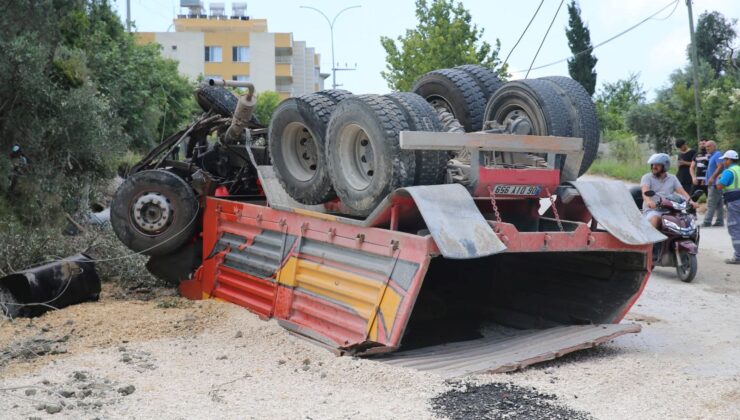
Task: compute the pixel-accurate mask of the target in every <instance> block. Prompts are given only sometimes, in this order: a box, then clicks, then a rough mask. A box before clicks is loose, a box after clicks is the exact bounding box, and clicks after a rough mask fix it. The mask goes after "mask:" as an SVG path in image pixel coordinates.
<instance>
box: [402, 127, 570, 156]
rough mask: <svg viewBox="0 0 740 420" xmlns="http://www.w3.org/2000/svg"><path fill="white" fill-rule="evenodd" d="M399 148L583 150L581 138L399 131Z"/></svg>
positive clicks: (512, 150) (555, 151) (554, 151)
mask: <svg viewBox="0 0 740 420" xmlns="http://www.w3.org/2000/svg"><path fill="white" fill-rule="evenodd" d="M400 143H401V148H402V149H408V150H460V149H464V148H473V149H478V150H495V151H498V152H522V153H564V154H567V153H574V152H582V151H583V139H581V138H577V137H557V136H532V135H515V134H493V133H484V132H478V133H441V132H427V131H401V133H400Z"/></svg>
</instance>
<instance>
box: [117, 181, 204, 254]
mask: <svg viewBox="0 0 740 420" xmlns="http://www.w3.org/2000/svg"><path fill="white" fill-rule="evenodd" d="M198 207H199V205H198V199H197V198H196V196H195V193H194V192H193V189H192V188H191V187H190V185H188V183H187V182H185V181H184V180H183V179H182V178H180V177H178V176H177V175H175V174H173V173H171V172H168V171H166V170H162V169H155V170H147V171H141V172H138V173H135V174H133V175H132V176H130V177H128V178H126V180H125V181H124V182H123V184H121V186H120V187H119V188H118V191H116V195H115V196H114V197H113V202H112V203H111V225H112V226H113V231H114V232H115V233H116V236H118V239H120V240H121V242H123V244H124V245H126V246H127V247H128V248H129V249H131V250H132V251H135V252H140V253H142V254H144V255H167V254H169V253H171V252H173V251H175V250H176V249H178V248H179V247H180V246H181V245H183V244H184V243H185V242H187V241H188V240H190V238H192V236H193V235H194V234H195V233H196V231H197V230H198V228H199V226H200V223H199V222H198V221H197V220H195V219H196V218H197V217H198Z"/></svg>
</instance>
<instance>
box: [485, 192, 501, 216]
mask: <svg viewBox="0 0 740 420" xmlns="http://www.w3.org/2000/svg"><path fill="white" fill-rule="evenodd" d="M488 194H489V195H490V196H491V207H493V214H495V215H496V223H499V224H500V223H501V213H499V212H498V206H497V205H496V193H494V192H493V188H492V187H491V186H490V185H489V186H488Z"/></svg>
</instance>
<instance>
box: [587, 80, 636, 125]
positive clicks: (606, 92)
mask: <svg viewBox="0 0 740 420" xmlns="http://www.w3.org/2000/svg"><path fill="white" fill-rule="evenodd" d="M644 102H645V91H644V90H643V87H642V84H641V83H640V81H639V74H636V73H632V74H630V75H629V77H627V78H626V79H620V80H617V81H616V82H615V83H604V84H603V85H602V86H601V90H600V91H599V94H598V95H597V96H596V113H597V115H598V117H599V123H600V125H601V129H602V130H604V131H606V130H613V131H623V130H625V129H626V126H625V122H624V120H625V117H626V115H627V112H628V111H629V110H630V108H632V107H633V106H635V105H638V104H641V103H644Z"/></svg>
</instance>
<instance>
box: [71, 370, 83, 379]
mask: <svg viewBox="0 0 740 420" xmlns="http://www.w3.org/2000/svg"><path fill="white" fill-rule="evenodd" d="M72 377H74V378H75V380H76V381H84V380H86V379H87V374H86V373H85V372H80V371H79V370H78V371H76V372H75V373H74V374H72Z"/></svg>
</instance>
